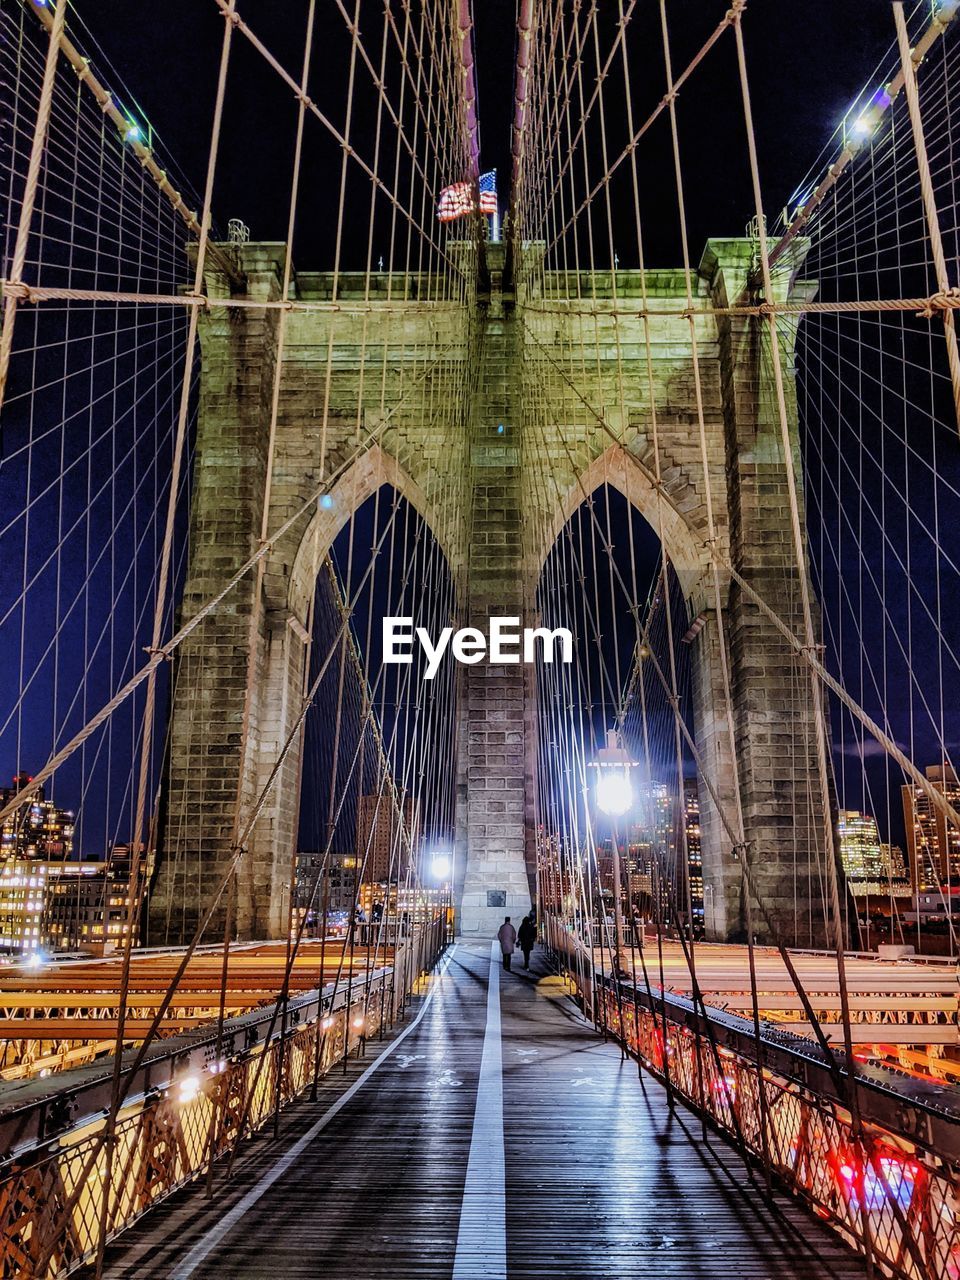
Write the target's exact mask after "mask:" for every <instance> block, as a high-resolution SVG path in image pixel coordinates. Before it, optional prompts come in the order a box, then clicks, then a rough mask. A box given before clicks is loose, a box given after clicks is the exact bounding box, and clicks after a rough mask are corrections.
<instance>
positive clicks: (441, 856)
mask: <svg viewBox="0 0 960 1280" xmlns="http://www.w3.org/2000/svg"><path fill="white" fill-rule="evenodd" d="M430 871H431V873H432V875H433V878H434V880H435V881H436V882H437V883H438V884H440V885H443V886H444V887H445V888H446V889H447V890H448V892H447V901H446V905H445V907H444V937H445V938H447V937H448V935H447V933H446V930H447V929H448V928H449V927H450V908H451V906H452V905H453V854H452V853H435V854H434V855H433V858H432V860H431V862H430ZM454 932H455V931H454Z"/></svg>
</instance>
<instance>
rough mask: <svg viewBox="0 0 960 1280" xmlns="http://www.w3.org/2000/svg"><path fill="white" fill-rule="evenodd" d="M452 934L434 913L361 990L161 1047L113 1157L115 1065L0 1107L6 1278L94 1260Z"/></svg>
mask: <svg viewBox="0 0 960 1280" xmlns="http://www.w3.org/2000/svg"><path fill="white" fill-rule="evenodd" d="M446 942H447V936H446V922H445V920H444V919H443V918H442V917H440V916H438V917H437V918H436V919H435V920H434V921H432V922H431V923H429V924H427V925H425V926H424V927H423V928H420V929H416V930H414V931H413V934H412V936H411V937H410V938H409V940H408V941H407V942H406V943H405V944H401V946H400V948H399V949H398V952H397V955H396V958H395V963H394V965H393V966H391V967H389V968H382V969H378V970H376V971H375V972H374V973H372V974H370V975H369V976H367V975H362V976H360V977H359V978H355V979H354V980H353V983H352V986H347V985H346V984H344V985H342V986H341V987H340V989H339V990H336V991H335V989H334V987H333V986H332V985H331V986H327V987H325V988H324V989H323V990H322V991H320V990H315V991H311V992H306V993H304V994H302V995H299V996H297V997H296V998H294V999H291V1000H289V1001H288V1002H287V1003H286V1007H285V1009H283V1010H282V1011H281V1016H280V1017H277V1016H276V1005H270V1006H267V1007H265V1008H264V1009H259V1010H257V1011H256V1012H255V1013H250V1014H245V1015H243V1016H242V1017H239V1018H231V1019H228V1020H227V1021H226V1022H225V1023H224V1028H223V1034H222V1036H219V1037H218V1036H217V1035H216V1034H215V1033H214V1031H213V1029H211V1030H209V1031H205V1032H203V1033H200V1032H190V1033H186V1034H184V1035H181V1036H176V1037H172V1038H171V1039H169V1040H164V1041H161V1042H159V1044H158V1046H157V1050H158V1052H157V1053H155V1054H154V1055H152V1056H151V1057H150V1058H148V1060H147V1061H146V1062H145V1063H144V1066H143V1069H142V1071H141V1073H139V1074H138V1077H137V1079H136V1080H135V1081H133V1082H132V1088H133V1089H134V1090H135V1092H132V1093H130V1094H128V1096H127V1099H126V1102H125V1104H124V1107H123V1109H122V1111H121V1112H120V1115H119V1119H118V1123H117V1131H116V1143H115V1146H114V1150H113V1156H112V1159H109V1160H108V1157H107V1153H106V1147H105V1146H104V1144H103V1143H102V1142H101V1140H100V1135H101V1130H102V1128H103V1124H104V1117H105V1107H104V1098H105V1096H106V1094H107V1092H108V1089H109V1079H110V1074H109V1072H110V1068H109V1060H108V1065H107V1066H104V1065H103V1064H102V1063H98V1064H97V1066H96V1068H92V1067H86V1068H81V1069H80V1070H78V1071H76V1072H64V1073H62V1074H61V1075H60V1076H59V1077H57V1078H55V1079H52V1080H48V1081H45V1082H44V1084H46V1085H48V1086H53V1088H50V1089H48V1090H47V1091H46V1093H45V1094H44V1095H43V1096H42V1097H39V1098H36V1099H33V1100H31V1101H26V1102H24V1103H22V1104H20V1105H17V1106H14V1107H11V1108H8V1109H6V1110H5V1109H3V1108H2V1106H0V1142H2V1143H3V1149H4V1151H5V1153H6V1158H5V1160H4V1162H3V1164H2V1165H0V1276H2V1277H4V1280H6V1278H7V1277H10V1278H11V1280H12V1278H13V1277H17V1278H18V1280H27V1278H30V1280H38V1278H39V1277H44V1280H49V1278H51V1277H57V1276H63V1275H67V1274H69V1273H70V1272H71V1271H73V1270H75V1269H76V1268H78V1267H81V1266H83V1265H84V1264H86V1263H88V1262H90V1261H91V1260H92V1259H93V1258H95V1257H96V1255H97V1252H98V1250H99V1248H100V1245H101V1236H102V1234H103V1232H104V1227H105V1229H106V1238H107V1240H109V1239H112V1238H113V1237H115V1236H117V1235H118V1234H119V1233H120V1232H121V1231H123V1230H124V1229H125V1228H126V1227H128V1226H130V1225H131V1224H132V1223H133V1222H136V1221H137V1220H138V1219H139V1218H141V1217H142V1216H143V1214H145V1213H146V1212H148V1211H149V1210H150V1209H152V1208H153V1207H154V1206H156V1205H157V1204H158V1203H159V1202H160V1201H162V1200H163V1199H165V1198H166V1197H167V1196H169V1195H170V1194H171V1193H172V1192H174V1191H176V1190H177V1189H178V1188H180V1187H182V1186H184V1185H185V1184H187V1183H189V1182H191V1181H193V1180H195V1179H197V1178H199V1177H200V1176H202V1175H203V1174H204V1173H206V1172H207V1171H208V1169H209V1167H210V1163H211V1161H214V1162H216V1161H221V1160H224V1159H225V1158H228V1157H229V1155H230V1154H231V1153H232V1152H233V1151H235V1150H236V1149H237V1147H238V1146H239V1145H240V1144H241V1143H242V1142H243V1140H244V1139H245V1138H246V1137H248V1136H249V1135H250V1134H252V1133H254V1132H256V1131H257V1130H258V1129H260V1128H262V1127H263V1126H264V1125H265V1124H267V1123H268V1122H269V1121H271V1120H272V1119H273V1118H274V1117H275V1116H276V1115H278V1113H279V1112H280V1111H281V1110H282V1109H283V1107H284V1106H286V1105H287V1104H288V1103H290V1102H291V1101H293V1100H294V1099H295V1098H297V1097H299V1096H300V1095H301V1094H303V1093H304V1092H305V1091H306V1090H308V1089H310V1088H312V1087H313V1085H314V1084H315V1083H316V1082H317V1081H318V1080H319V1079H320V1078H321V1077H322V1076H324V1075H325V1074H326V1073H328V1072H329V1071H330V1070H331V1068H332V1067H333V1066H334V1065H335V1064H337V1063H339V1062H343V1061H344V1060H345V1059H346V1058H347V1056H348V1055H349V1054H350V1053H351V1052H353V1051H354V1050H356V1051H357V1052H358V1053H362V1052H363V1050H364V1047H365V1045H366V1043H367V1042H368V1041H369V1040H371V1039H372V1038H374V1037H376V1036H379V1035H380V1034H381V1033H382V1032H383V1031H384V1030H385V1029H386V1028H387V1026H389V1025H392V1023H393V1022H394V1020H395V1019H396V1018H398V1017H400V1016H401V1015H402V1010H403V1006H404V1004H405V1001H406V997H407V995H408V994H409V993H410V992H411V991H412V990H413V989H414V988H415V986H416V984H417V983H418V982H419V981H420V979H421V978H422V977H423V975H424V974H425V973H427V972H429V970H430V969H431V968H432V967H433V966H434V964H435V963H436V960H437V959H438V957H439V956H440V954H441V952H442V951H443V949H444V946H445V945H446ZM218 1047H219V1056H217V1048H218ZM75 1077H82V1078H81V1079H75ZM108 1171H109V1187H107V1185H106V1179H107V1176H108ZM105 1194H108V1195H109V1203H108V1205H107V1206H104V1195H105ZM105 1208H106V1212H105V1211H104V1210H105Z"/></svg>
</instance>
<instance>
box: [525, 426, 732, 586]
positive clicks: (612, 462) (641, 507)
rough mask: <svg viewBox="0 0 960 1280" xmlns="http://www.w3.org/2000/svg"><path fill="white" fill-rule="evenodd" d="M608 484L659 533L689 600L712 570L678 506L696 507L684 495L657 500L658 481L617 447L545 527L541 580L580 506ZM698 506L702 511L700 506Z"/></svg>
mask: <svg viewBox="0 0 960 1280" xmlns="http://www.w3.org/2000/svg"><path fill="white" fill-rule="evenodd" d="M604 484H608V485H610V487H611V488H613V489H616V490H617V492H618V493H621V494H622V495H623V497H624V498H626V500H627V501H628V502H629V503H630V505H631V506H632V507H634V508H635V509H636V510H637V511H639V512H640V514H641V515H642V516H643V518H644V519H645V520H646V521H647V523H648V524H649V525H650V527H651V528H652V529H653V531H654V533H656V535H657V537H658V538H659V539H660V540H661V542H662V543H663V544H664V546H665V547H666V551H667V556H668V557H669V559H670V563H671V564H672V565H673V568H674V572H675V573H676V575H677V578H678V580H679V582H680V586H681V589H682V590H683V594H684V596H685V597H686V598H687V599H688V600H689V599H690V597H691V596H693V595H694V594H695V593H696V592H697V590H698V588H700V587H701V586H702V583H703V580H704V575H705V574H706V572H707V570H708V568H709V564H710V560H709V556H708V555H707V552H706V549H705V548H704V547H702V546H701V545H700V543H699V542H698V540H697V538H696V537H695V535H694V532H693V529H692V528H691V526H690V524H689V523H688V521H687V520H686V519H685V518H684V516H683V514H682V513H681V509H680V506H681V502H682V501H683V500H684V499H686V504H687V505H688V506H690V505H692V504H691V503H690V497H689V495H688V494H686V493H684V494H682V495H680V498H679V500H678V497H677V496H675V495H673V494H671V495H670V496H669V497H663V496H661V495H658V492H657V486H656V483H655V481H654V477H653V475H652V474H651V473H650V471H649V470H648V469H647V467H646V466H645V465H644V463H643V462H641V461H640V460H639V459H638V458H636V457H635V456H634V455H633V454H628V453H627V450H626V449H624V448H623V446H622V445H620V444H616V443H614V444H611V445H610V447H609V448H608V449H606V450H604V452H603V453H601V454H598V456H597V457H596V458H594V460H593V461H592V462H591V463H590V465H589V466H588V467H587V468H586V470H585V471H584V472H583V473H582V474H581V475H580V476H579V477H578V478H577V480H576V481H575V482H574V483H573V484H572V485H571V486H570V488H569V489H568V491H567V493H566V495H565V497H564V498H563V500H562V502H561V503H560V505H559V506H558V507H557V508H556V510H555V512H554V514H553V519H552V522H550V523H549V524H548V527H547V536H546V538H545V539H544V542H543V544H542V545H541V546H540V547H539V548H538V554H537V564H536V568H537V576H538V577H539V574H540V572H541V570H542V569H543V565H544V562H545V561H546V558H547V556H548V555H549V554H550V549H551V548H552V547H553V546H554V544H555V543H556V541H557V539H558V538H559V537H560V534H561V533H562V532H563V529H564V526H565V525H566V523H567V521H568V520H569V519H570V517H571V516H572V515H573V514H574V512H575V511H576V510H577V508H578V507H579V506H580V505H581V503H583V502H585V501H586V499H587V498H589V497H590V496H591V495H592V494H593V493H594V492H595V491H596V490H597V489H599V488H600V487H601V486H602V485H604ZM686 487H687V488H688V489H689V490H690V494H693V495H694V498H695V499H696V495H695V491H694V489H693V486H692V485H690V484H688V485H687V486H686ZM696 501H697V505H699V501H698V500H696Z"/></svg>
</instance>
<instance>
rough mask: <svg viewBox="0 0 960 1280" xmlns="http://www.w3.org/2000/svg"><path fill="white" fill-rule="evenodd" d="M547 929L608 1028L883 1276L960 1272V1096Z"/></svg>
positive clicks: (551, 925)
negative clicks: (635, 973)
mask: <svg viewBox="0 0 960 1280" xmlns="http://www.w3.org/2000/svg"><path fill="white" fill-rule="evenodd" d="M545 934H546V941H547V946H548V949H549V951H550V953H551V954H552V956H553V958H554V960H555V961H556V962H557V963H558V964H559V965H560V966H561V967H562V968H563V969H564V970H565V971H566V973H567V974H568V976H569V978H570V979H571V981H572V983H573V986H574V989H575V990H576V992H577V994H578V996H579V998H580V1000H581V1003H582V1005H583V1007H584V1009H585V1010H588V1009H589V1010H590V1011H591V1012H592V1015H593V1017H594V1020H595V1021H596V1022H597V1024H598V1026H599V1027H600V1028H601V1029H602V1030H604V1031H605V1032H606V1033H607V1034H609V1035H611V1036H613V1037H614V1038H615V1039H616V1040H618V1041H619V1042H620V1044H621V1045H622V1046H623V1048H624V1049H625V1050H626V1051H627V1052H628V1053H629V1054H631V1055H632V1056H633V1057H635V1058H637V1059H638V1060H639V1061H640V1063H641V1064H643V1066H645V1067H646V1069H647V1070H649V1071H650V1072H651V1073H652V1074H653V1075H655V1076H656V1077H657V1078H658V1079H660V1080H661V1081H662V1082H663V1083H664V1084H665V1085H666V1086H667V1087H668V1088H669V1089H670V1091H671V1092H672V1094H673V1095H675V1096H676V1097H677V1098H679V1099H680V1100H682V1101H683V1102H684V1103H685V1104H686V1105H687V1106H689V1107H691V1108H692V1109H693V1110H694V1111H695V1112H697V1113H698V1114H700V1115H701V1116H703V1117H704V1118H705V1119H707V1120H708V1121H709V1123H710V1124H711V1126H712V1127H713V1128H714V1129H715V1130H717V1131H719V1132H720V1133H722V1134H723V1135H724V1136H725V1137H726V1138H728V1139H729V1140H731V1141H732V1142H734V1143H735V1144H736V1145H737V1146H738V1147H739V1148H740V1149H741V1151H742V1152H743V1153H744V1155H745V1156H746V1157H747V1158H748V1160H750V1161H751V1163H754V1162H755V1163H756V1164H758V1165H760V1166H761V1167H764V1168H766V1170H767V1171H768V1172H769V1174H770V1175H771V1178H772V1181H773V1183H774V1185H777V1186H778V1187H779V1188H780V1189H783V1190H788V1191H790V1192H792V1193H793V1194H795V1195H797V1196H799V1197H800V1198H802V1199H803V1200H805V1201H806V1202H807V1204H808V1205H809V1206H810V1208H811V1209H812V1210H813V1212H814V1213H815V1214H816V1215H817V1217H819V1218H820V1219H822V1220H823V1221H824V1222H826V1223H828V1224H829V1225H830V1226H832V1227H833V1228H834V1229H835V1230H836V1231H838V1232H839V1233H840V1234H841V1235H842V1236H843V1237H844V1238H845V1239H846V1240H847V1242H848V1243H849V1244H850V1245H851V1246H852V1247H853V1248H854V1249H856V1250H857V1251H858V1252H859V1253H861V1254H864V1255H865V1256H866V1255H869V1256H870V1258H871V1259H872V1261H873V1263H874V1266H875V1267H876V1268H878V1269H879V1270H880V1271H881V1272H882V1273H883V1274H886V1275H890V1276H895V1277H898V1280H947V1278H949V1280H956V1277H960V1092H958V1091H957V1090H955V1089H953V1088H951V1087H950V1086H947V1085H944V1084H942V1083H940V1082H936V1081H924V1080H921V1079H914V1078H911V1077H909V1076H907V1075H906V1074H905V1073H900V1072H898V1071H895V1070H893V1069H889V1068H865V1067H861V1068H860V1069H859V1070H858V1072H857V1075H856V1080H855V1081H854V1080H852V1079H851V1077H850V1075H849V1074H848V1072H847V1070H846V1064H845V1061H844V1055H843V1054H842V1053H837V1054H836V1056H835V1059H834V1060H833V1061H832V1062H831V1061H829V1060H828V1059H827V1057H826V1055H825V1054H824V1053H823V1051H822V1050H821V1049H820V1047H819V1046H818V1045H816V1044H815V1043H813V1042H812V1041H809V1040H806V1039H804V1038H803V1037H801V1036H797V1035H794V1034H792V1033H791V1032H788V1031H784V1030H782V1029H780V1028H776V1027H773V1026H772V1025H770V1024H762V1027H761V1034H760V1043H759V1046H758V1044H757V1037H756V1032H755V1029H754V1026H753V1023H752V1021H750V1020H748V1019H746V1018H740V1017H736V1016H734V1015H732V1014H729V1013H726V1012H725V1011H723V1010H721V1009H713V1008H711V1007H710V1006H702V1005H700V1004H699V1003H696V1002H694V1001H693V1000H690V999H687V998H686V997H682V996H677V995H672V994H670V993H669V992H667V993H665V994H661V993H660V991H659V989H657V990H655V991H654V990H652V989H651V990H647V989H646V988H645V987H642V986H638V985H636V984H635V983H633V982H632V981H629V980H627V979H619V980H618V979H615V978H612V977H610V976H605V975H599V974H597V973H596V972H595V970H594V969H593V966H592V964H591V959H590V956H589V955H588V954H587V953H586V952H585V950H584V949H583V948H582V946H580V945H579V942H578V939H577V938H576V937H575V936H574V935H573V934H572V933H571V932H570V930H569V929H568V928H567V927H566V926H565V925H564V924H563V923H562V922H560V921H557V920H554V919H551V918H548V919H547V920H546V921H545ZM758 1055H759V1056H758ZM854 1089H855V1090H856V1095H855V1098H854V1094H853V1090H854ZM854 1106H855V1107H856V1114H855V1111H854Z"/></svg>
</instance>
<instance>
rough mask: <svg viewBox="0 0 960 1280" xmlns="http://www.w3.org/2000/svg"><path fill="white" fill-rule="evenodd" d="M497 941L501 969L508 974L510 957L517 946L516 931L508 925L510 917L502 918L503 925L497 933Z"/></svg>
mask: <svg viewBox="0 0 960 1280" xmlns="http://www.w3.org/2000/svg"><path fill="white" fill-rule="evenodd" d="M497 941H498V942H499V943H500V954H501V955H502V956H503V967H504V968H505V969H506V970H507V972H508V973H509V972H510V957H511V956H512V955H513V949H514V947H515V946H516V945H517V931H516V929H515V928H514V927H513V925H512V924H511V923H510V917H509V916H506V917H505V918H504V921H503V924H502V925H501V926H500V928H499V929H498V931H497Z"/></svg>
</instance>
